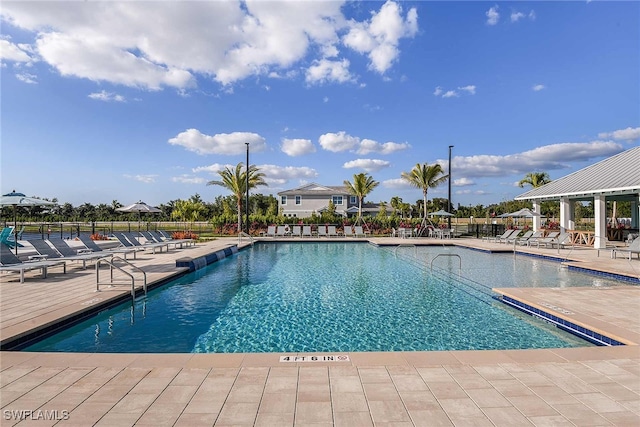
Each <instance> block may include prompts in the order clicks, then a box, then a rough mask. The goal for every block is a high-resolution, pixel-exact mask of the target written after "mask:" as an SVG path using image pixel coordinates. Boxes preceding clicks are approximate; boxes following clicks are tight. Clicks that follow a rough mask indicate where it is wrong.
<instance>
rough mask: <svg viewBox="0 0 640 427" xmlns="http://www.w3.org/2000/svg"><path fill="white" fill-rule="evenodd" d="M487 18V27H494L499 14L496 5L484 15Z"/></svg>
mask: <svg viewBox="0 0 640 427" xmlns="http://www.w3.org/2000/svg"><path fill="white" fill-rule="evenodd" d="M485 15H486V16H487V25H496V24H497V23H498V21H499V20H500V14H499V13H498V5H496V6H493V7H492V8H490V9H489V10H487V12H486V13H485Z"/></svg>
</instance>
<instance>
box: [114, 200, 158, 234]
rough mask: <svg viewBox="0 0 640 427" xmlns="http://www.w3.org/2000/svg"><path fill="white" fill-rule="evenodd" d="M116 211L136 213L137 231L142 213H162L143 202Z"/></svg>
mask: <svg viewBox="0 0 640 427" xmlns="http://www.w3.org/2000/svg"><path fill="white" fill-rule="evenodd" d="M116 210H117V211H120V212H138V231H140V218H141V215H142V212H147V213H158V212H162V211H161V210H160V209H158V208H156V207H153V206H150V205H148V204H146V203H145V202H143V201H138V203H134V204H132V205H129V206H124V207H121V208H117V209H116Z"/></svg>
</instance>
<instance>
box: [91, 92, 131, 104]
mask: <svg viewBox="0 0 640 427" xmlns="http://www.w3.org/2000/svg"><path fill="white" fill-rule="evenodd" d="M88 96H89V98H91V99H95V100H98V101H105V102H110V101H115V102H125V99H124V96H122V95H118V94H116V93H112V92H107V91H105V90H103V91H100V92H94V93H90V94H89V95H88Z"/></svg>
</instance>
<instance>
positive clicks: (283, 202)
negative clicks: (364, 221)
mask: <svg viewBox="0 0 640 427" xmlns="http://www.w3.org/2000/svg"><path fill="white" fill-rule="evenodd" d="M329 201H332V202H333V204H334V205H335V207H336V213H337V214H339V215H343V216H345V217H346V216H347V214H348V213H347V210H348V209H349V208H352V207H354V206H355V207H356V210H357V207H358V198H357V197H356V196H352V195H351V194H349V192H348V191H347V188H346V187H344V186H324V185H320V184H316V183H310V184H306V185H303V186H301V187H298V188H294V189H293V190H285V191H281V192H280V193H278V207H279V208H280V212H282V215H284V216H290V217H296V218H306V217H309V216H311V215H312V214H313V213H316V214H320V213H322V212H323V211H325V210H326V209H327V208H328V206H329Z"/></svg>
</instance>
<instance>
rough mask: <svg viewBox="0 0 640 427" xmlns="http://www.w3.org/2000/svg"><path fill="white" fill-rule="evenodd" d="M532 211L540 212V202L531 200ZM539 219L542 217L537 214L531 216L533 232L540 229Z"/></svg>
mask: <svg viewBox="0 0 640 427" xmlns="http://www.w3.org/2000/svg"><path fill="white" fill-rule="evenodd" d="M533 211H534V212H537V213H541V212H540V202H533ZM541 221H542V217H539V216H534V217H533V231H534V232H536V231H538V230H540V228H541V227H540V226H541Z"/></svg>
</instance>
